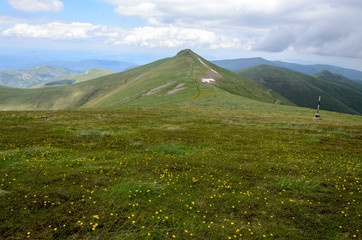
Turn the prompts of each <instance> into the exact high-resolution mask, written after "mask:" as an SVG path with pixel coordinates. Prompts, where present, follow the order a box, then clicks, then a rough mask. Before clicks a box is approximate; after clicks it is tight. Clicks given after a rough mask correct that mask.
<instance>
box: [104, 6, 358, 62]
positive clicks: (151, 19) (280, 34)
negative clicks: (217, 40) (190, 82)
mask: <svg viewBox="0 0 362 240" xmlns="http://www.w3.org/2000/svg"><path fill="white" fill-rule="evenodd" d="M103 1H104V2H107V3H110V4H112V5H114V6H115V8H114V10H115V12H117V13H119V14H120V15H123V16H138V17H141V18H143V19H144V20H145V21H146V22H147V23H148V24H151V25H152V26H154V27H161V26H162V27H165V26H168V25H172V26H175V27H178V28H184V29H195V28H201V29H205V31H210V32H217V33H220V34H223V36H227V37H228V38H235V37H236V38H239V39H245V38H248V39H249V40H250V42H251V43H252V45H251V46H250V47H251V48H252V49H254V50H261V51H269V52H278V51H279V52H281V51H285V50H290V49H294V50H295V51H300V52H305V51H308V52H309V53H316V54H318V53H320V54H324V55H337V56H355V57H361V53H360V52H361V50H360V43H361V42H362V36H361V34H360V32H361V31H360V29H359V28H360V26H361V24H362V14H361V11H362V1H361V0H344V1H341V0H293V1H290V0H258V1H255V0H223V1H220V0H198V1H194V0H132V1H129V0H103ZM138 31H140V32H141V31H143V32H144V33H146V34H147V36H146V37H142V36H139V35H137V33H133V34H132V37H130V38H132V40H133V41H139V42H142V39H143V40H144V41H145V42H144V45H147V44H148V45H152V41H151V40H150V39H148V36H149V35H153V36H154V38H157V36H156V34H160V33H154V34H149V33H148V32H147V29H142V30H138ZM160 31H161V30H160ZM161 32H162V31H161ZM144 38H147V39H144ZM174 44H177V41H176V40H175V41H173V42H171V43H170V42H168V43H164V45H166V46H167V45H174Z"/></svg>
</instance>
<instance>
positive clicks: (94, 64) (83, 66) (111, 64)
mask: <svg viewBox="0 0 362 240" xmlns="http://www.w3.org/2000/svg"><path fill="white" fill-rule="evenodd" d="M40 65H47V66H52V67H64V68H67V69H71V70H74V71H77V72H78V73H81V72H85V71H88V70H90V69H93V68H99V69H104V70H110V71H114V72H122V71H125V70H128V69H131V68H134V67H136V66H137V65H136V64H134V63H130V62H123V61H116V60H100V59H86V60H78V61H52V60H50V61H49V60H45V59H39V58H30V57H14V56H6V55H0V71H1V70H26V69H29V68H33V67H37V66H40Z"/></svg>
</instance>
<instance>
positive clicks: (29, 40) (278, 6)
mask: <svg viewBox="0 0 362 240" xmlns="http://www.w3.org/2000/svg"><path fill="white" fill-rule="evenodd" d="M361 13H362V1H361V0H293V1H290V0H222V1H220V0H198V1H195V0H132V1H130V0H0V55H6V56H8V55H9V56H10V55H11V56H18V57H22V56H24V57H25V56H28V57H29V56H32V57H34V58H43V59H49V60H54V59H57V60H67V59H68V60H80V59H87V58H98V59H114V60H122V61H128V62H132V63H136V64H144V63H147V62H150V61H154V60H157V59H160V58H164V57H170V56H173V55H176V53H177V52H178V51H180V50H182V49H185V48H190V49H192V50H193V51H195V52H196V53H198V54H199V55H201V56H203V57H204V58H206V59H208V60H217V59H235V58H247V57H264V58H266V59H268V60H282V61H289V62H297V63H302V64H314V63H323V64H332V65H337V66H342V67H348V68H353V69H357V70H362V31H361V26H362V14H361Z"/></svg>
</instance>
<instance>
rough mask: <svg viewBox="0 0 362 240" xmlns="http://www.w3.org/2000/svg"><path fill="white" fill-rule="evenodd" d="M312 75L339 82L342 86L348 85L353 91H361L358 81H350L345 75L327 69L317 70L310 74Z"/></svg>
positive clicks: (361, 86) (361, 87)
mask: <svg viewBox="0 0 362 240" xmlns="http://www.w3.org/2000/svg"><path fill="white" fill-rule="evenodd" d="M312 76H313V77H316V78H319V79H321V80H325V81H329V82H333V83H336V84H339V85H341V86H344V87H349V88H350V89H352V90H354V91H359V92H362V85H361V84H359V83H356V82H355V81H352V80H351V79H349V78H346V77H345V76H343V75H341V74H338V73H331V72H329V71H327V70H324V71H321V72H317V73H314V74H312Z"/></svg>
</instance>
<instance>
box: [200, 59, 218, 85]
mask: <svg viewBox="0 0 362 240" xmlns="http://www.w3.org/2000/svg"><path fill="white" fill-rule="evenodd" d="M198 59H199V61H200V62H201V63H202V65H204V66H205V67H207V68H208V69H210V70H211V71H212V72H214V73H216V74H219V73H218V72H216V71H215V70H214V69H212V68H211V67H209V66H208V65H207V64H206V63H204V62H203V61H202V60H201V59H200V58H198ZM214 81H215V80H214Z"/></svg>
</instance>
